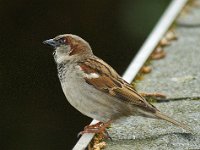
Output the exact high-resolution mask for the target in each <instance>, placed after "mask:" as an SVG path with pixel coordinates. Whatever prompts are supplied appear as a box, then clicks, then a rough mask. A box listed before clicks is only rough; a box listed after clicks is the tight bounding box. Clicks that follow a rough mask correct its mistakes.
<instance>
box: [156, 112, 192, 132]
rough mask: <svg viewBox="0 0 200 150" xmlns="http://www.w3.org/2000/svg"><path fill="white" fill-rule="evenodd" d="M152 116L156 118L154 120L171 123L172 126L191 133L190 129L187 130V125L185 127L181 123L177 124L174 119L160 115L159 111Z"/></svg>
mask: <svg viewBox="0 0 200 150" xmlns="http://www.w3.org/2000/svg"><path fill="white" fill-rule="evenodd" d="M154 115H155V116H156V118H158V119H162V120H166V121H168V122H171V123H172V124H174V125H176V126H179V127H181V128H183V129H185V130H186V131H188V132H190V133H192V132H193V131H192V129H191V128H189V127H188V126H187V125H185V124H183V123H181V122H178V121H176V120H174V119H172V118H170V117H168V116H166V115H164V114H162V113H161V112H160V111H156V112H155V114H154Z"/></svg>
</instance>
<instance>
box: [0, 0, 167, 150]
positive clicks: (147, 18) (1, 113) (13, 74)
mask: <svg viewBox="0 0 200 150" xmlns="http://www.w3.org/2000/svg"><path fill="white" fill-rule="evenodd" d="M169 2H170V0H162V1H161V0H151V1H150V0H109V1H108V0H104V1H98V0H57V1H55V0H46V1H41V0H29V1H25V0H15V1H12V0H10V1H8V0H1V1H0V92H1V93H0V96H1V98H0V117H1V118H0V149H1V150H56V149H63V150H66V149H71V148H72V147H73V145H74V144H75V143H76V141H77V140H78V139H77V133H78V132H79V131H81V130H82V129H83V127H84V126H85V125H87V124H89V123H90V121H91V119H90V118H88V117H86V116H83V115H82V114H80V113H79V112H78V111H77V110H75V109H74V108H73V107H72V106H70V105H69V104H68V102H67V100H66V99H65V96H64V94H63V92H62V90H61V87H60V83H59V80H58V78H57V72H56V71H57V70H56V66H55V64H54V60H53V57H52V50H51V49H50V48H47V47H46V46H45V45H43V44H42V41H44V40H46V39H49V38H52V37H54V36H56V35H58V34H63V33H73V34H77V35H79V36H81V37H83V38H84V39H85V40H87V41H88V42H89V43H90V44H91V46H92V48H93V51H94V53H95V54H96V55H97V56H99V57H101V58H102V59H104V60H105V61H107V62H108V63H109V64H110V65H111V66H113V67H114V68H115V69H116V70H117V72H119V73H120V74H122V73H123V72H124V71H125V69H126V67H127V66H128V64H129V63H130V61H131V59H132V58H133V57H134V55H135V54H136V52H137V51H138V49H139V48H140V47H141V45H142V43H143V42H144V40H145V39H146V37H147V36H148V34H149V33H150V31H151V30H152V28H153V27H154V26H155V23H156V22H157V21H158V19H159V18H160V16H161V15H162V13H163V11H164V10H165V8H166V7H167V5H168V4H169ZM133 69H134V68H133Z"/></svg>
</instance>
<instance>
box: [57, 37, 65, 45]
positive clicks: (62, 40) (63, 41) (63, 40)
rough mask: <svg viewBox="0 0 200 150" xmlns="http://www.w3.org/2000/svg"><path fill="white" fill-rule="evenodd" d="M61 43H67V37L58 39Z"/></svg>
mask: <svg viewBox="0 0 200 150" xmlns="http://www.w3.org/2000/svg"><path fill="white" fill-rule="evenodd" d="M58 42H59V44H66V39H65V38H60V39H58Z"/></svg>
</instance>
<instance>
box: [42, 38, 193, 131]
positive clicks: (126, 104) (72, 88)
mask: <svg viewBox="0 0 200 150" xmlns="http://www.w3.org/2000/svg"><path fill="white" fill-rule="evenodd" d="M43 43H44V44H47V45H49V46H51V47H52V48H53V49H54V52H53V57H54V60H55V63H56V65H57V71H58V78H59V80H60V83H61V87H62V90H63V92H64V95H65V97H66V99H67V100H68V101H69V103H70V104H71V105H72V106H73V107H74V108H76V109H77V110H78V111H80V112H81V113H82V114H83V115H86V116H88V117H90V118H92V119H95V120H98V121H99V122H98V123H96V124H94V125H88V126H86V127H85V128H84V130H83V131H82V132H81V134H84V133H101V132H104V133H105V130H106V128H107V127H108V126H110V124H111V123H113V122H115V121H116V120H119V119H121V118H123V117H129V116H142V117H147V118H154V119H161V120H165V121H168V122H170V123H172V124H174V125H177V126H179V127H181V128H183V129H185V130H187V131H189V132H190V131H191V129H190V128H189V127H188V126H187V125H185V124H183V123H181V122H179V121H176V120H174V119H172V118H171V117H168V116H167V115H165V114H163V113H161V112H160V111H159V110H158V109H157V108H156V107H155V106H154V105H152V104H151V103H149V102H148V101H147V100H146V99H145V97H144V96H142V95H141V94H139V93H138V92H137V91H136V90H135V88H134V87H133V86H132V85H131V84H129V83H128V82H126V81H125V80H124V79H122V77H121V76H120V75H119V74H118V73H117V72H116V71H115V70H114V69H113V68H112V67H111V66H110V65H108V64H107V63H106V62H105V61H103V60H102V59H100V58H99V57H97V56H95V55H94V54H93V50H92V48H91V46H90V44H89V43H88V42H87V41H85V40H84V39H83V38H81V37H79V36H77V35H73V34H61V35H58V36H56V37H54V38H52V39H48V40H45V41H43Z"/></svg>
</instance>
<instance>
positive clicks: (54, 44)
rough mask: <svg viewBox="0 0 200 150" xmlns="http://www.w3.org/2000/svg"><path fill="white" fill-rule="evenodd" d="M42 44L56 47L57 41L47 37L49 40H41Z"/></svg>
mask: <svg viewBox="0 0 200 150" xmlns="http://www.w3.org/2000/svg"><path fill="white" fill-rule="evenodd" d="M43 44H47V45H50V46H52V47H54V48H56V47H57V46H58V43H57V42H56V41H55V40H54V39H49V40H46V41H43Z"/></svg>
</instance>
